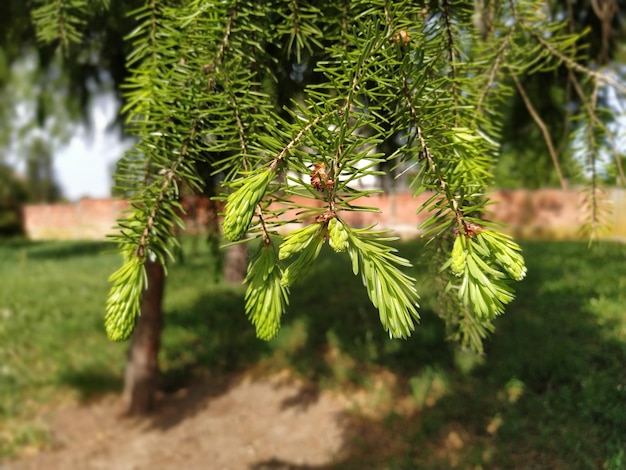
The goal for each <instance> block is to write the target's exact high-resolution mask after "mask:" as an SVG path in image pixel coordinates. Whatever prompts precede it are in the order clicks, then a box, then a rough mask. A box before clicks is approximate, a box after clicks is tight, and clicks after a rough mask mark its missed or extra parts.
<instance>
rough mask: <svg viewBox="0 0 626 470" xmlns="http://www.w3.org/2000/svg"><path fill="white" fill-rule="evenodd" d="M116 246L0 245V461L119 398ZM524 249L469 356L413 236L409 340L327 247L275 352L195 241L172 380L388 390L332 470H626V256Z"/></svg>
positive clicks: (176, 284) (174, 325)
mask: <svg viewBox="0 0 626 470" xmlns="http://www.w3.org/2000/svg"><path fill="white" fill-rule="evenodd" d="M108 248H109V247H108V245H107V244H104V243H75V242H63V243H60V242H56V243H52V242H46V243H29V242H25V241H21V240H12V241H3V242H0V423H2V425H1V427H0V460H1V459H2V458H7V457H9V456H11V455H14V454H15V452H17V451H18V450H19V448H20V447H22V446H26V445H45V442H46V438H47V435H46V430H45V427H44V426H43V425H42V424H41V422H40V420H39V418H38V417H39V416H41V414H42V413H44V412H45V411H46V410H49V409H50V408H51V407H53V406H55V405H56V404H58V403H60V402H62V401H63V400H65V399H67V398H68V397H71V396H77V397H78V398H80V399H85V400H89V399H91V398H93V397H97V396H98V395H101V394H103V393H107V392H117V391H118V390H119V389H120V387H121V379H122V371H123V366H124V361H125V352H126V347H127V345H125V344H116V343H111V342H109V341H108V340H107V339H106V337H105V334H104V329H103V325H102V321H103V313H104V302H105V299H106V294H107V291H108V287H109V286H108V283H107V277H108V275H109V274H110V273H111V272H113V270H115V269H116V268H117V266H118V257H117V255H115V254H102V253H103V252H104V251H106V250H107V249H108ZM523 248H524V254H525V256H526V260H527V264H528V269H529V272H528V276H527V278H526V279H525V280H524V281H523V282H521V283H518V286H517V299H516V300H515V301H514V303H513V304H512V305H511V306H510V307H509V308H508V310H507V313H506V314H505V315H504V316H502V317H501V318H500V319H499V320H498V322H497V325H496V326H497V331H496V333H495V334H494V335H493V336H492V337H491V338H490V339H489V340H488V341H487V343H486V356H485V357H477V356H475V355H473V354H470V353H468V352H464V351H461V350H460V349H459V348H458V347H456V346H455V345H454V344H451V343H448V342H446V341H445V339H444V337H445V331H444V328H443V325H442V324H441V322H440V321H439V319H438V318H437V317H436V315H434V314H433V313H432V307H433V305H434V302H436V298H435V296H434V295H433V293H432V288H431V286H432V277H433V275H432V268H429V267H428V266H427V264H428V262H427V260H424V258H425V257H424V256H421V255H420V253H422V252H423V251H424V250H423V245H421V244H420V243H419V242H410V243H405V244H403V245H402V246H400V250H401V252H402V254H404V255H405V256H406V257H408V258H410V259H413V260H416V259H422V260H424V261H420V262H419V263H418V266H417V267H416V268H414V273H413V274H415V275H416V276H417V278H418V280H419V284H420V287H419V291H420V293H421V295H422V309H421V313H422V323H421V325H420V326H419V327H418V329H417V331H416V332H415V334H414V335H413V337H412V338H410V339H409V340H406V341H398V340H393V341H392V340H389V339H388V338H387V336H386V335H385V333H384V332H383V330H382V328H381V326H380V323H379V321H378V315H377V312H376V311H375V309H373V308H372V307H371V305H370V304H369V301H368V299H367V295H366V294H365V291H364V289H363V288H362V286H361V285H360V279H359V278H356V277H354V276H353V275H352V273H351V269H350V266H349V262H348V260H347V255H345V254H344V255H345V256H340V255H335V254H334V253H331V252H329V251H324V252H323V254H322V257H321V259H320V260H319V262H318V263H317V265H316V266H315V268H314V269H313V270H312V272H311V273H310V274H309V276H308V277H307V278H306V279H305V280H303V281H302V282H300V283H299V284H298V285H297V286H295V288H294V289H293V291H292V299H291V305H290V308H289V313H288V315H286V317H285V319H284V324H283V328H282V329H281V332H280V333H279V336H278V337H277V338H276V339H275V340H273V341H271V342H269V343H265V342H262V341H259V340H257V339H256V338H255V335H254V330H253V328H252V327H251V326H250V325H249V323H248V321H247V319H246V318H245V315H244V314H243V289H241V288H231V287H227V286H225V285H222V284H219V283H216V282H215V273H213V272H212V270H211V267H210V266H211V261H212V260H211V255H210V253H209V252H208V249H207V248H206V246H205V244H204V243H202V242H200V243H194V242H193V241H188V243H187V249H186V258H185V262H184V263H182V264H177V265H174V266H172V267H171V269H170V275H171V276H170V279H169V280H168V284H167V293H166V300H165V309H166V329H165V332H164V337H163V348H162V351H161V363H162V368H163V371H164V379H165V380H164V387H165V388H166V389H176V388H177V387H179V386H180V385H181V384H183V383H184V382H185V381H188V380H193V377H194V376H197V375H198V374H203V373H205V372H206V371H208V370H210V371H211V373H212V374H220V373H228V372H232V371H236V370H244V369H246V368H252V367H254V368H264V369H267V370H277V369H282V368H285V367H287V368H290V369H291V370H293V371H294V372H295V373H296V374H298V375H300V376H301V377H303V378H305V379H308V380H312V381H315V382H316V383H318V384H320V385H321V386H322V387H328V388H335V389H340V388H341V389H345V390H357V389H363V390H368V391H369V392H372V393H370V396H377V397H378V398H377V400H376V401H375V402H374V403H369V404H368V405H367V406H366V405H363V409H359V408H358V407H357V408H356V409H355V414H354V426H358V427H360V429H367V430H369V431H371V432H366V433H363V436H362V438H361V439H360V440H358V441H355V442H353V443H352V444H351V450H350V452H349V453H348V455H347V457H346V459H345V460H344V461H342V462H340V463H338V464H337V465H338V466H337V469H339V468H347V467H351V468H359V466H360V467H363V466H364V465H369V467H368V468H372V466H373V468H390V469H391V468H394V469H395V468H397V469H406V468H420V469H431V468H432V469H437V468H447V467H449V466H450V465H454V466H458V467H459V468H479V467H480V468H483V469H486V468H550V469H559V468H562V469H585V468H589V469H596V468H607V469H616V470H617V469H621V468H626V455H625V451H624V445H625V442H626V375H625V364H626V246H625V245H618V244H610V243H603V244H600V245H596V246H594V247H592V248H590V249H589V248H587V245H586V244H584V243H556V242H554V243H552V242H533V243H525V244H523ZM207 266H208V267H207ZM367 407H369V408H368V409H365V408H367ZM380 435H388V436H390V437H389V438H388V440H390V441H393V445H387V444H385V447H386V448H385V452H381V449H380V445H379V443H378V441H376V439H374V438H369V437H368V436H380ZM457 441H460V442H463V445H462V446H460V447H459V446H458V445H456V444H455V442H457ZM451 454H454V461H453V462H452V463H451V461H450V455H451Z"/></svg>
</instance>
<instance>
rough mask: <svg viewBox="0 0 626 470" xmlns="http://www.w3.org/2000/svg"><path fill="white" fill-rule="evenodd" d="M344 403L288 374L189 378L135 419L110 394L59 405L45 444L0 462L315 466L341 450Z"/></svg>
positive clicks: (122, 467)
mask: <svg viewBox="0 0 626 470" xmlns="http://www.w3.org/2000/svg"><path fill="white" fill-rule="evenodd" d="M348 408H349V403H348V402H347V401H346V399H344V398H341V397H339V396H336V395H333V394H332V393H330V392H320V391H319V390H318V389H316V388H315V387H313V386H311V385H307V384H304V383H301V382H298V381H295V380H292V379H291V378H289V377H288V374H278V375H275V376H272V377H270V378H267V377H265V378H254V377H251V376H236V377H231V378H227V379H220V380H219V381H217V382H216V381H211V382H209V381H201V382H198V383H194V384H193V385H191V386H190V387H189V388H186V389H183V390H179V391H178V392H176V393H174V394H171V395H166V396H163V397H161V398H160V399H159V402H158V406H157V408H156V410H155V412H154V413H153V415H152V416H150V417H148V418H142V419H129V418H120V414H119V401H118V398H117V397H114V396H111V397H107V398H104V399H101V400H98V401H97V402H93V403H89V404H83V405H81V404H72V405H66V406H64V407H63V408H61V409H58V410H56V411H55V412H54V413H53V414H52V415H51V417H50V419H49V423H50V429H51V431H52V439H53V442H52V446H51V448H50V449H48V450H45V451H42V452H40V453H38V454H37V455H34V456H30V457H28V458H25V459H23V460H20V461H17V462H13V463H6V464H4V465H0V469H2V470H35V469H37V470H39V469H47V470H54V469H63V470H73V469H77V470H78V469H80V470H91V469H94V470H95V469H107V470H108V469H116V470H131V469H132V470H142V469H163V470H167V469H181V468H184V469H189V470H192V469H223V470H227V469H230V470H239V469H279V468H280V469H283V468H284V469H286V468H312V467H317V468H320V467H324V466H327V465H329V466H331V465H332V462H333V461H334V459H335V458H336V457H337V455H338V453H340V450H341V448H342V445H343V440H344V429H343V426H342V416H344V415H345V413H346V412H347V410H348Z"/></svg>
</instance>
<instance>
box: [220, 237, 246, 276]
mask: <svg viewBox="0 0 626 470" xmlns="http://www.w3.org/2000/svg"><path fill="white" fill-rule="evenodd" d="M247 271H248V245H247V244H246V243H238V244H237V245H231V246H229V247H228V248H226V261H225V262H224V280H225V281H226V282H228V283H229V284H235V285H239V284H241V283H242V282H243V280H244V279H245V278H246V273H247Z"/></svg>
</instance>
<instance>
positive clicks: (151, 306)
mask: <svg viewBox="0 0 626 470" xmlns="http://www.w3.org/2000/svg"><path fill="white" fill-rule="evenodd" d="M146 274H147V277H148V287H147V288H146V290H145V291H144V293H143V298H142V301H141V315H140V316H139V318H138V319H137V324H136V326H135V331H134V332H133V336H132V338H131V343H130V350H129V351H128V362H127V364H126V371H125V374H124V392H123V396H122V398H123V403H124V408H125V413H126V414H127V415H139V414H146V413H148V412H149V411H150V410H151V408H152V406H153V405H154V398H155V395H156V391H157V387H158V381H159V359H158V354H159V347H160V345H161V330H162V328H163V308H162V301H163V290H164V288H165V270H164V269H163V265H161V263H159V262H158V261H150V260H148V261H146Z"/></svg>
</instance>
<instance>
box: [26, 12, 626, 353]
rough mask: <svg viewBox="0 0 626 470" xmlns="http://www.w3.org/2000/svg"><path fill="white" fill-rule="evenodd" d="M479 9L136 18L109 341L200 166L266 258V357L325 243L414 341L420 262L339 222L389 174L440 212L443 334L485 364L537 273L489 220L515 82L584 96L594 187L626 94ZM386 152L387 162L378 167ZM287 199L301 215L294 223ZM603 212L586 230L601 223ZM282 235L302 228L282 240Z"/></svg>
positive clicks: (252, 272)
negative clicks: (568, 81) (295, 85)
mask: <svg viewBox="0 0 626 470" xmlns="http://www.w3.org/2000/svg"><path fill="white" fill-rule="evenodd" d="M83 3H85V2H80V1H67V2H55V4H59V5H64V7H63V8H65V10H64V9H63V8H58V7H57V8H56V9H55V10H54V13H52V12H51V11H52V7H48V6H46V8H48V9H44V7H42V9H41V10H38V11H37V12H36V14H35V19H36V20H37V21H38V23H39V24H40V25H44V26H42V28H41V29H40V36H41V37H42V38H44V39H47V38H48V33H49V32H50V31H49V30H50V29H51V28H52V26H51V25H53V24H56V25H57V31H58V36H59V38H60V40H61V43H62V44H65V43H66V42H71V41H75V40H76V37H75V34H74V33H73V30H72V27H73V25H77V24H79V23H78V21H79V20H75V21H65V20H63V21H62V18H64V16H63V15H64V14H65V12H66V11H67V10H68V9H72V8H74V9H77V10H80V9H81V8H83ZM105 3H106V2H101V5H102V6H106V5H105ZM475 4H476V5H475ZM478 4H480V5H483V2H474V3H472V2H465V1H459V0H441V1H440V2H429V3H423V2H415V1H411V0H402V1H393V2H392V1H388V0H374V1H363V0H351V1H340V2H337V1H333V2H331V1H316V2H311V1H293V0H289V1H286V0H273V1H268V2H254V1H237V0H232V1H209V0H194V1H189V2H180V3H179V2H173V1H171V2H164V1H158V0H149V1H147V2H146V3H145V5H144V6H142V7H141V8H139V9H137V10H136V11H134V12H133V13H132V15H133V16H134V18H135V19H136V20H137V22H138V26H137V27H136V29H135V30H134V31H133V32H132V34H131V35H130V36H129V37H128V41H131V42H132V44H133V49H132V52H131V53H130V54H129V56H128V67H129V68H130V69H131V78H130V79H129V80H128V81H127V83H126V87H125V90H126V106H125V109H124V112H125V114H126V115H127V116H128V125H127V129H128V130H129V131H130V133H132V134H133V135H134V136H136V138H137V139H138V143H137V145H136V146H135V149H134V150H133V151H132V152H131V153H129V154H128V155H127V156H126V158H125V160H124V161H123V163H122V164H121V165H120V174H119V175H118V176H119V178H120V181H121V182H122V183H123V184H125V185H126V188H127V189H128V188H130V189H132V196H131V205H132V209H131V210H130V211H129V213H128V214H127V216H126V218H125V219H123V220H121V221H120V224H119V225H120V228H121V232H120V234H119V235H118V236H116V237H115V238H116V241H117V242H118V243H119V245H120V250H121V252H123V253H124V255H125V263H124V265H123V266H122V267H121V268H120V270H119V271H117V272H116V273H115V274H114V275H113V276H112V281H113V282H114V284H113V287H112V288H111V292H110V298H109V302H108V304H107V312H106V327H107V332H108V334H109V336H110V337H111V338H112V339H115V340H123V339H125V338H127V337H128V336H129V335H130V333H131V332H132V327H133V325H134V322H135V320H136V316H137V314H138V305H139V300H138V299H139V296H140V295H141V290H142V289H141V287H143V285H144V284H142V283H145V279H144V278H145V276H144V274H143V272H144V262H145V260H146V259H147V257H149V256H154V257H156V258H157V259H158V260H159V261H160V262H161V263H164V264H165V263H166V259H167V258H168V257H171V253H172V250H173V248H175V244H176V238H175V236H174V235H173V233H172V227H173V226H174V225H182V222H181V219H180V210H181V207H180V204H179V202H178V200H179V191H180V185H181V184H183V183H185V184H187V185H188V186H190V187H191V188H194V189H196V190H198V191H200V190H201V187H202V184H203V180H202V178H201V177H200V175H199V169H198V168H199V166H200V165H205V164H207V163H209V164H210V165H212V167H213V169H214V172H215V174H219V175H220V176H221V177H222V178H224V188H225V191H226V193H227V195H225V198H226V206H225V216H224V225H223V229H224V235H225V237H226V238H227V239H229V240H231V241H240V240H242V239H243V242H249V241H252V240H255V239H259V240H260V241H261V243H260V244H259V248H258V252H257V253H256V254H255V255H254V256H253V257H252V260H251V262H250V264H249V272H248V276H247V282H248V290H247V293H246V310H247V314H248V316H249V317H250V319H251V321H252V322H253V323H254V325H255V326H256V328H257V332H258V335H259V336H260V337H262V338H264V339H269V338H271V337H273V336H274V335H275V334H276V332H277V331H278V328H279V326H280V317H281V315H282V314H283V313H284V312H285V310H286V308H287V305H288V301H289V286H291V285H292V284H293V283H294V282H295V281H296V280H297V278H298V277H300V276H301V275H302V274H303V273H304V271H305V270H306V269H307V268H308V267H309V266H310V265H311V264H312V263H313V262H314V261H315V259H316V257H317V255H318V254H319V252H320V249H321V247H322V246H323V244H324V243H325V242H326V241H327V240H328V241H329V244H330V245H331V247H332V248H333V249H335V251H338V252H344V251H345V252H347V255H348V258H349V261H350V262H351V263H352V267H353V271H354V274H355V275H358V274H360V275H361V277H362V280H363V284H364V286H365V289H366V291H367V293H368V296H369V298H370V299H371V301H372V303H373V304H374V305H375V306H376V307H377V308H378V310H379V313H380V320H381V323H382V325H383V327H384V328H385V329H386V330H387V331H388V332H389V334H390V336H392V337H406V336H408V335H409V334H410V332H411V331H412V330H413V329H414V327H415V323H416V322H417V320H418V319H419V314H418V310H417V309H418V304H417V301H418V298H419V297H418V287H419V286H416V282H415V280H414V279H412V278H411V277H409V276H407V275H406V274H405V273H404V272H403V271H402V270H401V268H402V267H406V266H409V265H410V264H409V263H410V262H409V261H408V260H406V259H404V258H402V257H400V256H398V255H397V254H395V252H394V249H393V248H392V247H391V246H390V245H389V242H391V241H392V240H393V238H392V237H391V236H390V235H389V234H388V233H386V232H384V231H380V230H376V229H375V228H374V227H367V228H357V227H350V226H348V225H347V224H346V223H345V221H344V219H343V218H342V212H344V211H374V210H376V209H375V208H370V207H363V206H358V205H356V203H355V201H356V200H357V199H359V198H361V197H363V196H368V195H370V194H372V193H373V192H375V191H373V190H364V189H362V187H361V186H360V185H359V181H360V180H361V179H362V178H364V177H366V176H371V175H379V174H380V171H379V168H381V166H383V165H384V166H386V167H387V168H395V169H400V168H404V169H407V168H408V169H411V170H414V173H415V176H414V178H413V182H412V184H413V187H414V188H415V191H416V192H421V191H425V190H429V191H432V192H433V195H432V197H431V198H429V200H428V201H427V203H426V204H425V205H424V206H423V208H422V210H427V211H428V212H429V214H430V216H429V218H428V220H427V221H426V223H425V224H424V226H423V228H424V229H425V233H424V236H425V237H427V238H429V239H432V240H434V241H437V243H439V244H440V245H441V246H443V247H444V249H445V250H447V251H446V252H447V255H446V256H445V259H443V260H442V270H441V276H442V279H443V280H444V285H445V286H446V287H445V293H446V295H447V299H448V301H446V302H442V310H441V315H442V317H443V318H444V319H445V320H446V322H447V324H448V327H449V331H450V335H451V337H454V338H457V339H458V340H460V341H461V343H462V344H463V345H465V346H469V347H472V348H474V349H476V350H481V349H482V339H483V338H484V337H485V335H486V334H487V333H488V332H489V331H491V330H492V329H493V320H494V318H495V317H496V316H497V315H499V314H501V313H502V312H503V311H504V307H505V305H506V304H507V303H509V302H510V301H511V300H512V298H513V289H512V282H513V281H517V280H520V279H521V278H523V276H524V274H525V270H526V268H525V267H524V261H523V258H522V256H521V255H520V249H519V247H518V246H517V244H515V242H513V241H512V240H511V239H510V238H508V237H506V236H505V235H503V234H502V233H501V232H500V231H499V227H498V225H497V224H496V223H494V222H493V221H492V220H490V218H489V211H488V204H489V197H488V189H489V186H490V184H491V183H492V180H493V168H494V164H495V161H496V159H497V156H498V153H499V144H498V142H499V141H500V137H501V134H502V129H501V122H502V116H501V114H500V112H501V110H502V108H503V103H505V102H506V101H507V100H509V99H510V98H511V96H512V95H513V92H514V90H515V89H518V90H520V88H521V85H520V81H519V80H520V78H524V77H528V76H532V75H533V74H538V73H550V72H551V71H553V70H555V69H556V68H557V67H566V68H567V70H568V71H569V72H570V73H571V74H572V75H573V76H575V77H580V78H578V79H577V80H579V82H577V83H584V84H585V86H581V87H580V97H581V100H582V102H583V103H584V106H582V107H581V114H580V116H579V117H578V118H579V119H581V121H584V122H585V123H586V126H588V128H589V132H588V133H587V134H586V135H587V138H586V139H585V141H584V145H585V146H586V153H587V155H589V162H588V164H589V169H590V171H591V172H595V168H596V158H595V157H594V155H595V152H596V149H597V144H598V143H597V136H598V132H599V131H600V130H603V131H605V130H606V127H603V126H602V124H601V121H600V120H599V119H597V118H596V116H597V110H596V106H595V103H596V101H595V97H596V96H597V92H598V90H599V89H600V88H601V87H604V86H606V85H607V84H609V85H611V86H612V87H613V89H614V90H616V91H618V92H619V93H623V92H624V87H623V86H622V85H620V84H619V83H618V82H616V81H615V80H614V79H612V78H611V77H610V76H607V75H604V74H602V73H601V72H598V71H591V70H589V69H587V68H585V67H584V66H583V65H581V64H580V62H579V60H580V59H581V58H582V57H583V55H582V53H581V51H580V50H579V48H578V46H577V45H578V40H579V36H578V35H575V34H571V33H570V32H569V29H568V24H567V19H566V18H565V19H563V20H553V19H552V17H551V15H550V14H549V12H548V11H547V9H546V8H545V5H544V2H542V1H537V0H520V1H508V2H504V1H502V2H500V1H493V2H486V3H485V5H487V6H484V5H483V6H482V7H481V9H480V10H479V9H477V5H478ZM48 10H50V11H48ZM78 17H80V15H79V16H78ZM55 22H56V23H55ZM61 28H64V29H61ZM64 41H65V42H64ZM285 63H287V64H289V65H290V67H291V71H290V72H289V73H291V74H293V75H294V76H297V75H298V74H300V73H302V71H303V70H304V71H311V73H312V74H314V76H315V79H314V80H310V82H308V83H307V84H306V86H305V87H304V89H303V93H302V95H301V96H298V97H296V99H293V100H291V101H290V102H288V103H286V104H285V103H281V99H280V97H281V96H282V95H281V93H282V90H280V89H279V87H278V85H277V84H279V83H281V81H280V77H279V76H278V74H280V73H281V67H279V66H278V65H279V64H282V65H284V64H285ZM586 84H590V85H589V86H590V87H591V90H592V93H591V94H590V95H589V96H590V97H588V94H587V88H588V87H586ZM278 104H285V106H283V107H282V108H281V107H279V106H278ZM392 139H395V142H396V145H395V151H393V152H392V153H390V154H385V153H383V152H382V151H381V146H382V144H383V143H384V142H388V141H390V140H392ZM592 181H595V178H594V179H592ZM594 184H595V183H594ZM595 191H596V188H595V186H593V187H592V193H593V200H594V201H595ZM291 196H304V197H305V198H306V199H307V200H308V203H304V204H299V205H294V204H293V203H292V202H291V200H290V197H291ZM592 206H593V205H592ZM287 208H289V209H296V210H295V211H292V212H290V213H296V215H295V216H293V219H292V220H289V221H285V219H284V217H281V216H283V215H284V214H285V211H286V209H287ZM594 211H595V206H593V207H592V213H591V219H590V225H594V224H597V223H598V222H599V219H598V216H597V213H596V212H594ZM286 222H291V223H300V224H303V227H302V228H299V229H296V230H294V231H292V232H290V233H288V234H286V235H282V234H283V233H284V229H285V228H286ZM128 280H131V281H132V282H130V283H129V282H127V281H128ZM424 294H427V295H429V294H430V293H422V295H424Z"/></svg>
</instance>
